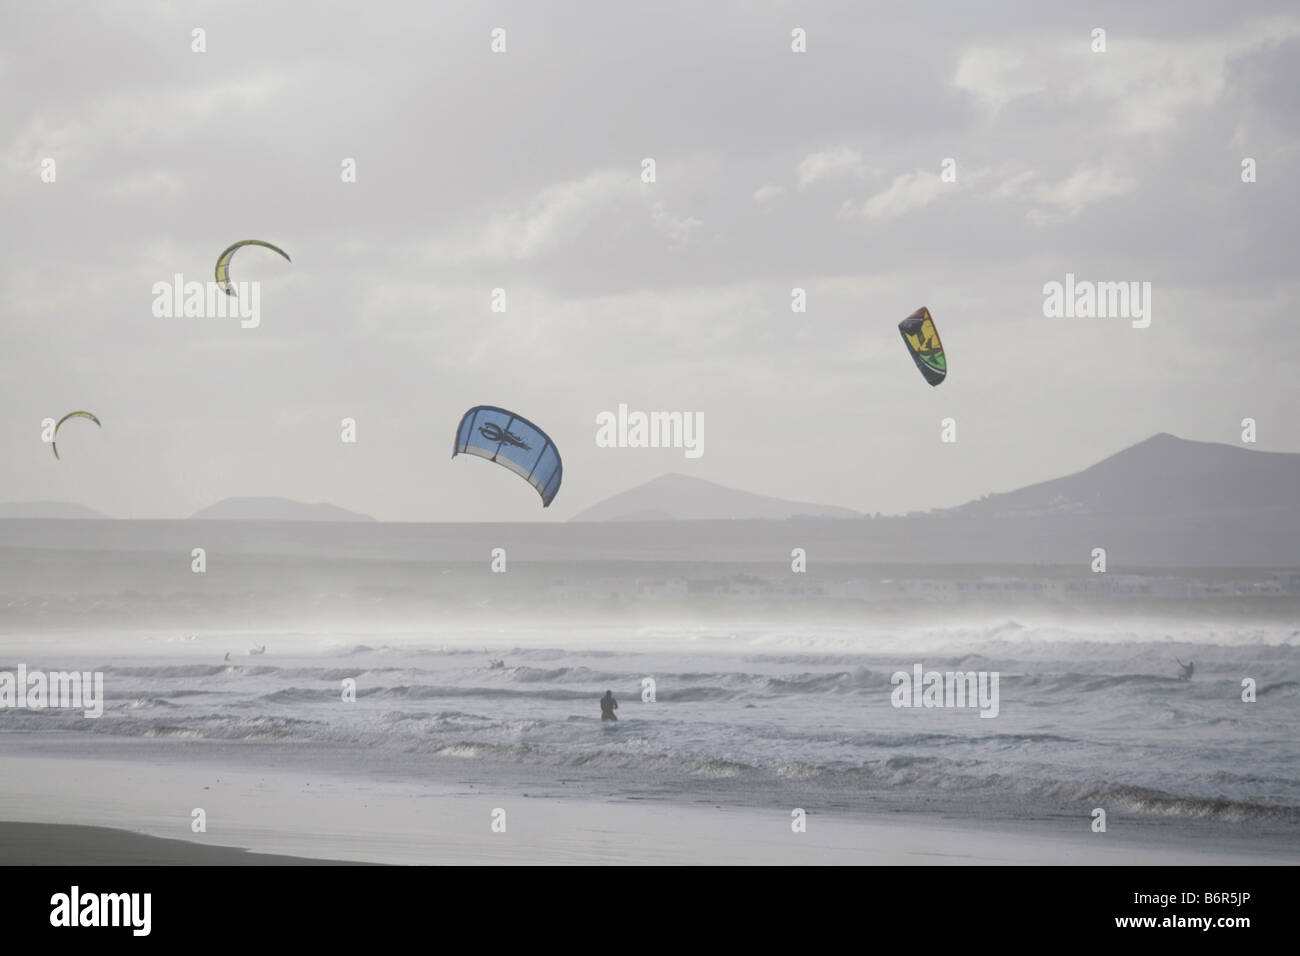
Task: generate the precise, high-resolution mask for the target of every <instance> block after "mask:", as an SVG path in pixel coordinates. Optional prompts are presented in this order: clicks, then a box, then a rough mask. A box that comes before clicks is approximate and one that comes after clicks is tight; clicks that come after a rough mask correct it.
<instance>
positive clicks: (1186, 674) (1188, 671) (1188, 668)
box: [1174, 657, 1196, 680]
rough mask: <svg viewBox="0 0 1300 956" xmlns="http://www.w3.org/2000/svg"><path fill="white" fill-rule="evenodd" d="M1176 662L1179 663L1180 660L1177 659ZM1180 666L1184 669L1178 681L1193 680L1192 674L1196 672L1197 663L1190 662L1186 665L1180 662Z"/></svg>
mask: <svg viewBox="0 0 1300 956" xmlns="http://www.w3.org/2000/svg"><path fill="white" fill-rule="evenodd" d="M1174 660H1176V661H1178V658H1176V657H1175V658H1174ZM1178 666H1179V667H1181V668H1182V669H1183V671H1182V673H1181V674H1179V675H1178V679H1179V680H1191V679H1192V672H1193V671H1195V670H1196V662H1195V661H1188V662H1187V663H1186V664H1184V663H1183V662H1182V661H1178Z"/></svg>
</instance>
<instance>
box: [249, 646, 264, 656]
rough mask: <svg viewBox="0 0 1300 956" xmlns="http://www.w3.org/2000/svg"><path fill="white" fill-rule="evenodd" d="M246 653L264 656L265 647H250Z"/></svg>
mask: <svg viewBox="0 0 1300 956" xmlns="http://www.w3.org/2000/svg"><path fill="white" fill-rule="evenodd" d="M248 653H250V654H265V653H266V645H265V644H263V645H262V646H261V647H250V648H249V649H248Z"/></svg>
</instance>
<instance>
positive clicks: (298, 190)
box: [0, 0, 1300, 521]
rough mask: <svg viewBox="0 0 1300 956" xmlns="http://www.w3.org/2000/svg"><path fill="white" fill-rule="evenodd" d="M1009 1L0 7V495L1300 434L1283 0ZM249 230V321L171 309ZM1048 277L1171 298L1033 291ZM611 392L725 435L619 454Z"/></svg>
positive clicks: (380, 501) (507, 501) (527, 493)
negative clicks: (606, 420) (501, 450)
mask: <svg viewBox="0 0 1300 956" xmlns="http://www.w3.org/2000/svg"><path fill="white" fill-rule="evenodd" d="M989 6H990V5H986V4H973V3H969V4H968V3H955V2H950V3H924V2H921V3H910V4H883V3H882V4H866V3H861V2H823V3H814V2H806V3H780V2H777V3H770V4H763V5H755V4H750V3H742V2H710V3H699V2H698V0H694V2H681V3H679V2H657V3H653V4H609V3H602V2H595V0H592V2H520V3H474V4H469V3H456V4H451V3H430V2H428V0H421V2H409V3H403V2H391V3H382V4H342V3H320V4H312V5H310V6H308V5H306V4H301V3H299V4H292V5H291V4H264V3H255V2H247V3H245V2H237V0H223V2H221V3H204V2H193V3H184V4H180V3H149V4H146V3H128V2H124V3H114V4H111V5H109V4H93V5H92V4H83V3H60V2H46V3H41V4H23V5H19V4H16V3H10V4H6V7H7V11H6V20H7V22H8V26H7V29H6V30H5V31H3V34H0V221H2V222H3V224H4V228H3V230H0V282H2V283H3V287H4V290H5V294H4V297H3V302H2V303H0V328H3V341H2V342H0V398H2V399H3V401H2V402H0V501H34V500H57V501H70V502H76V503H80V504H84V505H87V506H90V507H92V508H96V509H98V510H100V511H102V512H105V513H107V514H109V515H112V516H114V517H122V518H174V517H185V516H188V515H189V514H192V513H193V512H195V511H197V510H199V509H200V508H203V507H205V506H207V505H210V504H212V503H213V502H215V501H218V500H220V499H222V498H226V497H232V496H255V495H277V496H283V497H287V498H293V499H296V500H300V501H308V502H319V501H328V502H331V503H333V504H336V505H339V506H341V507H345V508H350V509H352V510H355V511H359V512H362V513H365V514H369V515H372V516H374V517H376V518H379V519H381V520H388V521H533V520H543V521H557V520H565V519H567V518H569V517H571V516H572V515H574V514H576V513H578V512H579V511H582V510H583V509H585V508H587V507H589V506H590V505H592V504H594V503H596V502H598V501H600V500H601V499H603V498H605V497H607V496H609V495H612V494H615V493H617V492H620V491H623V490H626V489H627V488H630V487H632V486H634V485H637V484H639V483H641V482H644V481H647V480H650V479H652V478H654V477H656V476H658V475H660V474H663V473H665V472H681V473H684V474H689V475H695V476H698V477H700V478H705V479H708V480H710V481H715V482H719V483H721V484H724V485H730V486H734V487H738V488H743V489H745V490H747V491H752V492H757V493H760V494H765V495H773V496H778V497H785V498H791V499H795V500H800V501H814V502H821V503H825V504H831V505H839V506H842V507H848V508H854V509H856V510H859V511H864V512H881V513H885V514H891V513H900V512H906V511H911V510H925V509H928V508H934V507H948V506H953V505H957V504H960V503H963V502H965V501H968V500H970V499H972V498H976V497H979V496H981V495H984V494H987V493H990V492H997V491H1007V490H1011V489H1013V488H1016V487H1020V486H1023V485H1026V484H1030V483H1033V482H1036V481H1042V480H1046V479H1049V478H1053V477H1056V476H1059V475H1062V474H1066V473H1069V472H1073V471H1077V470H1079V469H1081V468H1084V467H1087V466H1088V465H1091V464H1093V463H1095V462H1096V461H1098V460H1100V459H1102V458H1104V457H1106V456H1108V455H1111V454H1113V453H1115V452H1117V451H1119V450H1120V449H1122V448H1124V447H1127V446H1128V445H1131V444H1134V443H1136V442H1138V441H1141V440H1143V439H1145V438H1147V437H1149V436H1150V435H1152V434H1155V433H1158V432H1170V433H1173V434H1176V435H1179V436H1181V437H1184V438H1191V439H1197V440H1203V441H1222V442H1230V443H1239V442H1240V440H1241V421H1242V419H1243V418H1246V417H1250V418H1253V419H1255V421H1256V423H1257V426H1256V427H1257V435H1258V442H1257V444H1256V445H1254V446H1253V447H1256V448H1258V449H1260V450H1268V451H1292V452H1297V451H1300V423H1298V422H1297V420H1296V413H1297V409H1300V383H1298V382H1297V376H1296V375H1295V372H1294V365H1293V358H1292V356H1293V355H1294V354H1295V353H1296V351H1297V347H1300V323H1298V322H1297V321H1296V308H1295V304H1296V301H1297V292H1298V291H1300V279H1298V277H1297V271H1296V269H1295V266H1294V256H1295V253H1296V249H1297V247H1298V245H1300V243H1297V238H1298V237H1297V223H1300V199H1298V195H1300V191H1298V190H1297V188H1296V182H1297V178H1298V177H1300V110H1298V109H1297V108H1296V107H1297V97H1298V96H1300V94H1297V90H1300V11H1297V10H1296V9H1295V6H1294V4H1293V3H1289V2H1276V3H1274V2H1246V3H1234V4H1215V5H1208V4H1207V5H1199V4H1198V5H1189V4H1186V3H1182V2H1171V0H1155V2H1151V3H1144V4H1141V5H1134V4H1129V3H1122V2H1117V3H1068V4H1064V3H1063V4H1056V3H1044V2H1008V3H1000V4H997V5H993V6H994V9H989ZM1193 6H1195V9H1191V7H1193ZM196 28H201V29H203V30H204V31H206V32H205V35H204V39H205V43H206V50H205V52H201V53H200V52H195V51H194V50H193V49H192V47H193V44H194V42H195V41H194V35H193V31H194V30H195V29H196ZM498 28H499V29H501V30H504V31H505V33H504V37H505V51H504V52H494V51H493V49H492V44H493V31H494V30H495V29H498ZM1098 28H1100V29H1103V30H1104V31H1105V50H1104V51H1103V52H1098V51H1094V49H1093V47H1094V46H1095V45H1096V40H1095V37H1094V31H1095V30H1096V29H1098ZM796 29H799V30H803V31H805V35H806V52H795V51H793V50H792V42H793V41H792V31H794V30H796ZM647 158H650V159H653V160H654V169H655V180H654V182H645V181H643V175H642V173H643V161H644V160H645V159H647ZM1247 158H1250V159H1253V160H1254V163H1255V177H1256V181H1254V182H1243V179H1242V163H1243V161H1244V160H1245V159H1247ZM47 159H53V160H54V162H55V166H54V170H55V179H54V181H53V182H47V181H44V180H43V178H42V173H43V170H45V169H47V167H44V166H43V163H44V161H45V160H47ZM346 159H352V160H354V161H355V164H356V181H355V182H344V177H343V175H342V168H343V163H344V161H345V160H346ZM949 159H951V160H953V161H955V172H956V179H955V181H944V179H943V178H942V177H941V173H942V172H943V171H944V164H945V160H949ZM950 168H953V167H952V164H950ZM950 178H951V177H950ZM251 238H256V239H262V240H266V241H269V242H272V243H275V244H276V245H278V246H280V247H281V248H283V249H284V250H285V251H286V252H288V253H289V255H290V256H291V257H292V260H293V261H292V263H287V262H285V261H284V260H282V259H280V258H279V257H277V256H275V255H274V254H273V253H270V252H269V251H267V250H264V249H256V248H252V249H244V250H242V251H241V252H240V253H239V254H238V255H237V256H236V257H235V260H234V263H233V264H232V267H231V273H232V275H233V277H234V278H235V280H236V281H257V282H259V283H260V313H261V316H260V318H261V321H260V325H258V327H256V328H241V325H240V322H239V321H238V319H233V318H219V317H214V316H204V317H198V316H192V317H188V318H186V317H183V316H176V317H172V316H164V317H159V316H156V315H155V314H154V308H153V306H154V300H155V293H154V284H155V283H158V282H168V283H170V282H171V281H172V278H173V276H174V275H175V274H178V273H179V274H182V275H183V276H184V277H185V280H186V281H198V282H207V281H210V280H211V279H212V275H213V266H214V264H215V261H216V257H217V255H218V253H219V252H220V251H221V250H222V249H224V248H225V247H226V246H228V245H229V244H231V243H232V242H235V241H237V240H240V239H251ZM1067 273H1071V274H1074V275H1075V276H1076V277H1077V278H1078V279H1080V280H1091V281H1099V282H1139V283H1144V282H1149V283H1151V290H1152V291H1151V322H1150V325H1149V327H1146V328H1135V327H1134V326H1133V323H1132V322H1130V321H1129V320H1128V319H1126V318H1084V317H1076V318H1053V317H1047V316H1045V315H1044V285H1045V284H1046V283H1050V282H1054V281H1055V282H1064V280H1065V276H1066V274H1067ZM796 288H799V289H803V290H805V292H806V298H807V308H806V311H804V312H795V311H792V308H791V302H792V290H794V289H796ZM494 289H504V290H505V294H506V300H505V301H506V311H505V312H504V313H502V312H494V311H492V295H493V290H494ZM922 305H925V306H927V307H929V309H930V310H931V312H932V314H933V316H934V318H935V322H936V324H937V327H938V329H939V332H940V334H941V336H942V338H943V343H944V346H945V351H946V353H947V356H948V362H949V367H950V373H949V376H948V379H947V380H946V381H945V382H944V383H943V384H941V385H940V386H938V387H937V388H931V387H930V386H928V385H927V384H926V383H925V382H924V380H923V379H922V378H921V376H920V374H919V373H918V371H917V369H916V367H915V366H914V365H913V363H912V361H911V360H910V358H909V356H908V354H907V351H906V350H905V348H904V346H903V343H902V341H901V339H900V337H899V334H898V331H897V323H898V322H899V321H900V320H901V319H903V318H904V317H906V316H907V315H909V314H910V313H912V312H913V311H914V310H915V309H917V308H918V307H920V306H922ZM479 404H490V405H498V406H502V407H505V408H509V409H512V410H514V411H517V412H519V413H520V414H521V415H524V416H526V417H527V418H529V419H531V420H532V421H533V422H535V423H536V424H538V425H539V426H541V427H542V428H544V429H545V430H546V431H547V432H548V433H549V434H550V436H551V437H552V439H553V440H554V441H555V443H556V445H557V446H558V447H559V449H560V451H561V454H562V455H563V458H564V469H565V475H564V484H563V486H562V487H561V489H560V492H559V494H558V496H557V497H556V499H555V502H554V504H552V505H551V507H550V508H548V509H545V510H543V509H542V507H541V502H540V499H539V498H538V496H537V494H536V493H535V492H534V491H533V490H532V489H531V488H529V487H528V485H527V484H525V483H524V482H523V481H522V480H521V479H520V478H518V477H517V476H515V475H513V474H511V473H510V472H509V471H507V470H506V469H504V468H500V467H497V466H494V465H492V464H491V463H489V462H486V461H484V460H481V459H476V458H469V457H458V458H456V459H455V460H452V458H451V446H452V441H453V437H454V434H455V430H456V425H457V423H458V422H459V420H460V417H461V415H462V414H463V413H464V412H465V411H466V410H467V409H469V408H470V407H471V406H474V405H479ZM620 404H626V405H627V406H628V407H629V409H631V410H641V411H681V412H688V413H702V414H703V416H704V421H705V429H704V446H703V454H702V455H700V456H699V457H697V458H688V457H686V455H685V454H684V451H683V450H682V449H665V448H661V449H646V448H602V447H597V445H596V441H595V436H596V431H597V427H596V416H597V415H599V414H600V413H602V412H607V411H615V410H617V408H618V406H619V405H620ZM74 409H87V410H90V411H92V412H94V413H95V414H96V415H98V416H99V418H100V420H101V422H102V423H103V427H102V429H96V428H95V427H94V426H93V424H91V423H89V422H86V421H84V420H74V421H73V422H71V423H69V425H68V426H65V428H64V429H63V430H62V431H61V432H60V435H59V438H60V440H59V451H60V454H61V455H62V460H61V461H56V460H55V459H54V456H53V454H52V453H51V450H50V449H49V448H48V447H47V445H46V443H45V442H44V441H43V440H42V435H41V423H42V420H44V419H46V418H54V419H57V418H59V417H61V416H62V415H63V414H65V413H66V412H69V411H72V410H74ZM344 418H352V419H355V421H356V423H357V426H356V438H357V440H356V441H355V443H345V442H343V441H342V440H341V426H340V423H341V421H342V420H343V419H344ZM945 418H952V419H954V420H955V422H956V441H955V442H949V443H945V442H943V441H941V422H942V420H943V419H945Z"/></svg>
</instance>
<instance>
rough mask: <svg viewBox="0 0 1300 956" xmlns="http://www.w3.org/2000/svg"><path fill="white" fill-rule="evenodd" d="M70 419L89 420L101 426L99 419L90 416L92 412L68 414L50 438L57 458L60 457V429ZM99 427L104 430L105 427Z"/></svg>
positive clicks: (60, 421)
mask: <svg viewBox="0 0 1300 956" xmlns="http://www.w3.org/2000/svg"><path fill="white" fill-rule="evenodd" d="M69 418H89V419H90V420H91V421H92V422H94V423H95V424H96V425H99V419H98V418H96V417H95V416H94V415H92V414H90V412H68V414H66V415H64V416H63V417H62V418H60V419H59V423H58V424H57V425H55V426H54V435H53V436H52V437H51V438H50V447H51V448H53V449H54V457H55V458H58V457H59V428H61V427H62V425H63V423H64V422H66V421H67V420H68V419H69ZM99 427H100V428H103V427H104V426H103V425H99Z"/></svg>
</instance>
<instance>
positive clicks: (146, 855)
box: [0, 820, 373, 866]
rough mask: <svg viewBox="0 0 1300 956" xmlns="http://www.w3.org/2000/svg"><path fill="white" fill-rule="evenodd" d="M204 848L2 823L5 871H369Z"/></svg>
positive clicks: (113, 830) (93, 830)
mask: <svg viewBox="0 0 1300 956" xmlns="http://www.w3.org/2000/svg"><path fill="white" fill-rule="evenodd" d="M370 865H373V864H369V863H360V862H353V861H348V860H325V859H316V858H313V857H297V856H283V855H280V854H273V853H255V852H253V851H252V850H247V849H244V848H242V847H233V846H205V845H203V844H201V843H197V842H194V841H191V840H177V839H169V838H166V837H156V836H149V835H147V834H144V833H136V832H134V831H131V830H122V829H118V828H117V827H106V826H87V825H83V824H75V823H28V822H24V821H16V820H0V866H370Z"/></svg>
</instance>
